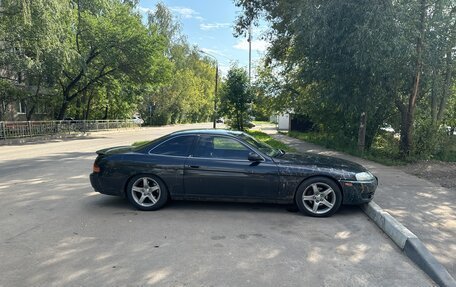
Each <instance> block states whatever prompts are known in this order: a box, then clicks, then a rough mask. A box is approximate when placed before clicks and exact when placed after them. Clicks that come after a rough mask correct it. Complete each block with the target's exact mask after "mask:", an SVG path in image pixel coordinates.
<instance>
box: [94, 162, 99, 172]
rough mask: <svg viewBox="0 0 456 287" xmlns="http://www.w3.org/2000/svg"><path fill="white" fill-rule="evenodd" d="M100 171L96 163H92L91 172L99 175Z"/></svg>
mask: <svg viewBox="0 0 456 287" xmlns="http://www.w3.org/2000/svg"><path fill="white" fill-rule="evenodd" d="M100 171H101V169H100V167H99V166H98V165H97V164H96V163H93V172H94V173H99V172H100Z"/></svg>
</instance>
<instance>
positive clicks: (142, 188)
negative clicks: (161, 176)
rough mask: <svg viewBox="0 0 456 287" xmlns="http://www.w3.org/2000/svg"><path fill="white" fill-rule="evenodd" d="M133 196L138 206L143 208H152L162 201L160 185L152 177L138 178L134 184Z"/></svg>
mask: <svg viewBox="0 0 456 287" xmlns="http://www.w3.org/2000/svg"><path fill="white" fill-rule="evenodd" d="M131 195H132V196H133V200H134V201H135V202H136V203H137V204H139V205H141V206H143V207H151V206H153V205H154V204H156V203H157V201H158V200H159V199H160V195H161V189H160V185H159V184H158V182H156V181H155V180H154V179H152V178H150V177H141V178H138V179H137V180H136V181H135V182H134V183H133V187H132V188H131Z"/></svg>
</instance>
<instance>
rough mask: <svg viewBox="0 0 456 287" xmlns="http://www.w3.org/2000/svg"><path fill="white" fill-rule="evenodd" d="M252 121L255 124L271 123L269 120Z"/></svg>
mask: <svg viewBox="0 0 456 287" xmlns="http://www.w3.org/2000/svg"><path fill="white" fill-rule="evenodd" d="M252 123H254V124H255V125H256V126H258V125H270V124H273V123H271V122H269V121H252Z"/></svg>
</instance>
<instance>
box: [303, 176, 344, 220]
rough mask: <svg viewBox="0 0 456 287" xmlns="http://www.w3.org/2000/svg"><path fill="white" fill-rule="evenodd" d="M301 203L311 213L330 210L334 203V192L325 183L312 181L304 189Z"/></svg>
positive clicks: (321, 212) (322, 212)
mask: <svg viewBox="0 0 456 287" xmlns="http://www.w3.org/2000/svg"><path fill="white" fill-rule="evenodd" d="M302 203H303V204H304V207H305V208H306V209H307V210H308V211H310V212H312V213H313V214H324V213H326V212H328V211H330V210H331V209H332V208H333V206H334V204H335V203H336V193H335V192H334V190H333V189H332V188H331V187H330V186H329V185H327V184H326V183H323V182H316V183H312V184H311V185H309V186H308V187H307V188H306V190H304V192H303V194H302Z"/></svg>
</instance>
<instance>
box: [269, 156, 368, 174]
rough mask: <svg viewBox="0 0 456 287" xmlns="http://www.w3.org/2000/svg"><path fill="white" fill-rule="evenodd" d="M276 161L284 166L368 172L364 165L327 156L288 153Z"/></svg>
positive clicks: (275, 159)
mask: <svg viewBox="0 0 456 287" xmlns="http://www.w3.org/2000/svg"><path fill="white" fill-rule="evenodd" d="M274 161H275V162H276V163H278V164H279V165H282V166H318V167H322V168H331V169H334V168H335V169H341V170H346V171H351V172H363V171H366V168H364V167H363V166H362V165H360V164H357V163H354V162H351V161H348V160H344V159H340V158H336V157H332V156H326V155H319V154H314V153H303V154H294V153H287V154H284V155H282V156H280V157H276V158H274Z"/></svg>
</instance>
